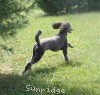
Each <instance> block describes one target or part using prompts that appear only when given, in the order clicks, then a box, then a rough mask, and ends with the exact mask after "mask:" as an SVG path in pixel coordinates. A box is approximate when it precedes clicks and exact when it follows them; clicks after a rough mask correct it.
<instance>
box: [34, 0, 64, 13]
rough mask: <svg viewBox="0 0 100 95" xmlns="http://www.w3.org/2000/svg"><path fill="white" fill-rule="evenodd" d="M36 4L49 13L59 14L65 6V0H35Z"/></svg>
mask: <svg viewBox="0 0 100 95" xmlns="http://www.w3.org/2000/svg"><path fill="white" fill-rule="evenodd" d="M35 2H36V4H37V5H38V6H39V7H40V8H41V9H42V10H43V11H44V12H46V13H47V14H57V13H58V12H61V11H62V10H63V9H64V7H65V4H64V0H35Z"/></svg>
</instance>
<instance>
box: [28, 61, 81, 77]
mask: <svg viewBox="0 0 100 95" xmlns="http://www.w3.org/2000/svg"><path fill="white" fill-rule="evenodd" d="M81 65H82V63H81V62H79V61H68V62H62V63H60V64H58V65H57V66H51V67H41V68H36V69H33V70H31V71H30V72H29V73H28V76H29V75H33V76H34V77H37V76H38V75H41V77H44V76H46V75H49V74H50V73H54V72H55V71H56V70H58V69H59V67H65V68H67V67H69V66H71V67H73V68H74V67H80V66H81Z"/></svg>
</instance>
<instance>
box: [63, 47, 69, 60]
mask: <svg viewBox="0 0 100 95" xmlns="http://www.w3.org/2000/svg"><path fill="white" fill-rule="evenodd" d="M63 54H64V58H65V61H69V59H68V53H67V49H63Z"/></svg>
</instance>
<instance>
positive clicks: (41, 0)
mask: <svg viewBox="0 0 100 95" xmlns="http://www.w3.org/2000/svg"><path fill="white" fill-rule="evenodd" d="M35 2H36V4H37V5H38V6H39V7H40V8H41V9H42V10H43V11H44V12H46V13H47V14H59V13H62V12H63V13H64V12H66V13H75V12H84V11H90V10H100V0H35Z"/></svg>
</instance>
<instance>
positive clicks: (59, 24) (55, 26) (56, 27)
mask: <svg viewBox="0 0 100 95" xmlns="http://www.w3.org/2000/svg"><path fill="white" fill-rule="evenodd" d="M61 24H62V22H56V23H53V24H52V27H53V28H54V29H59V28H60V26H61Z"/></svg>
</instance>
